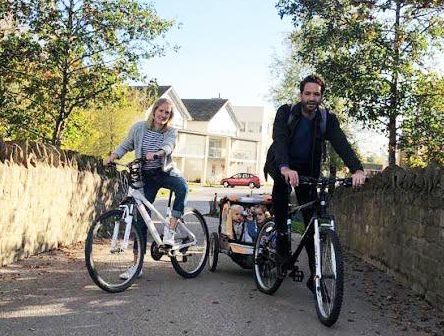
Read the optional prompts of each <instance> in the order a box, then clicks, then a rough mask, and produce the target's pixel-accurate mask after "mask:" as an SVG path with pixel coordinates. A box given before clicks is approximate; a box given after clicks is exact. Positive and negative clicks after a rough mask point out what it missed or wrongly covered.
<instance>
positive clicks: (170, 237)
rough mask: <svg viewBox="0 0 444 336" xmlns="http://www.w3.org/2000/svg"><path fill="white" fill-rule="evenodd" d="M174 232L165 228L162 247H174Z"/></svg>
mask: <svg viewBox="0 0 444 336" xmlns="http://www.w3.org/2000/svg"><path fill="white" fill-rule="evenodd" d="M175 235H176V232H175V231H173V230H171V229H170V228H168V227H167V226H165V227H164V229H163V245H169V246H175V245H176V242H175V241H174V236H175Z"/></svg>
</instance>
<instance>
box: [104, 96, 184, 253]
mask: <svg viewBox="0 0 444 336" xmlns="http://www.w3.org/2000/svg"><path fill="white" fill-rule="evenodd" d="M173 116H174V111H173V104H172V102H171V101H170V100H168V99H166V98H160V99H158V100H157V101H156V102H155V103H154V105H153V107H152V110H151V113H150V115H149V116H148V119H147V120H146V121H139V122H137V123H136V124H134V125H133V126H132V127H131V129H130V131H129V134H128V137H127V138H126V139H125V140H124V141H123V142H122V143H121V144H120V145H119V146H118V147H117V149H116V150H115V151H114V152H113V153H112V154H111V155H110V156H109V158H108V159H107V161H106V163H110V162H113V161H114V160H115V159H119V158H121V157H122V156H123V155H125V154H126V153H127V152H129V151H133V150H134V151H135V154H136V158H144V159H145V160H146V161H145V163H144V165H143V167H142V176H143V182H144V186H143V191H144V194H145V197H146V198H147V199H148V201H149V202H151V203H153V202H154V199H155V198H156V195H157V192H158V191H159V189H160V188H166V189H170V190H172V191H173V192H174V195H175V199H174V203H173V209H172V212H171V215H172V216H171V218H170V223H169V227H167V226H165V228H164V233H163V243H164V244H165V245H170V246H174V245H175V242H174V235H175V233H176V231H175V230H176V225H177V220H178V219H179V218H180V217H181V216H182V215H183V212H184V208H185V201H186V196H187V193H188V186H187V182H186V181H185V179H184V178H183V177H182V176H181V175H180V172H179V171H178V170H177V169H175V168H174V166H173V160H172V158H171V153H172V152H173V149H174V147H175V145H176V138H177V129H175V128H173V127H171V126H170V124H171V122H172V120H173ZM141 228H142V234H143V239H144V241H145V244H146V239H147V229H146V226H145V225H142V226H141ZM144 248H145V246H144Z"/></svg>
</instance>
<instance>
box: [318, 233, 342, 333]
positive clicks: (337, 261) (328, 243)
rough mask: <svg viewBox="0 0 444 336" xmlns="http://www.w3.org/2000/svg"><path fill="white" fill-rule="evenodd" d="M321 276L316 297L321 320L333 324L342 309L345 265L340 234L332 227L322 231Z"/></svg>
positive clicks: (328, 324) (320, 243)
mask: <svg viewBox="0 0 444 336" xmlns="http://www.w3.org/2000/svg"><path fill="white" fill-rule="evenodd" d="M319 236H320V242H319V245H320V252H321V253H320V254H321V260H320V266H321V278H320V279H316V283H315V299H316V312H317V314H318V318H319V320H320V321H321V322H322V323H323V324H325V325H326V326H328V327H330V326H332V325H333V324H334V323H335V322H336V321H337V319H338V317H339V313H340V311H341V305H342V296H343V293H344V265H343V260H342V252H341V246H340V243H339V238H338V235H337V233H336V232H335V231H333V230H330V229H325V228H324V229H321V231H320V233H319Z"/></svg>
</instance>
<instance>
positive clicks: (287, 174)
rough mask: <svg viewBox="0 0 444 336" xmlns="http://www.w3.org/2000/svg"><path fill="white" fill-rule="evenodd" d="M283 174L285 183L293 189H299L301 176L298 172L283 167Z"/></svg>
mask: <svg viewBox="0 0 444 336" xmlns="http://www.w3.org/2000/svg"><path fill="white" fill-rule="evenodd" d="M281 174H282V176H283V178H284V179H285V182H287V183H288V184H290V185H291V186H292V187H297V186H298V185H299V175H298V172H297V171H296V170H291V169H290V168H288V167H281Z"/></svg>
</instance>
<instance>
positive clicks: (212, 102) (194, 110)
mask: <svg viewBox="0 0 444 336" xmlns="http://www.w3.org/2000/svg"><path fill="white" fill-rule="evenodd" d="M182 102H183V104H184V105H185V107H186V108H187V110H188V112H189V113H190V114H191V116H192V117H193V120H195V121H209V120H211V118H213V117H214V115H215V114H216V113H217V112H219V110H220V109H221V108H222V107H223V106H224V105H225V104H226V103H227V102H228V99H221V98H213V99H182Z"/></svg>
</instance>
